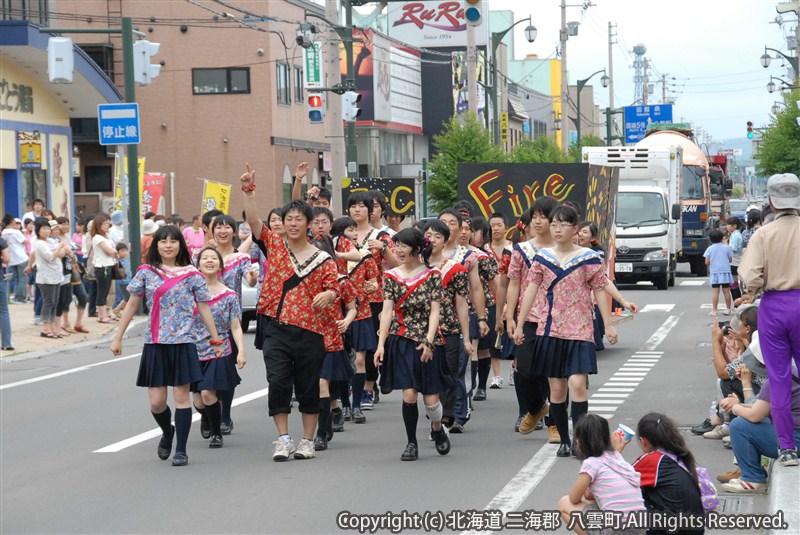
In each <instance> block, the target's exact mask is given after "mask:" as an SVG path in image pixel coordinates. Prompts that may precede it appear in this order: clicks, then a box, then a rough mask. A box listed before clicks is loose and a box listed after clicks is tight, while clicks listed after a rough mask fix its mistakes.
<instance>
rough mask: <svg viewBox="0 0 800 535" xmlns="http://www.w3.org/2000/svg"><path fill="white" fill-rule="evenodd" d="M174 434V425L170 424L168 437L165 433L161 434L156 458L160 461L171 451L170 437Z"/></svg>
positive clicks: (167, 456)
mask: <svg viewBox="0 0 800 535" xmlns="http://www.w3.org/2000/svg"><path fill="white" fill-rule="evenodd" d="M174 436H175V426H174V425H173V426H172V431H171V432H170V434H169V438H167V435H161V440H160V441H159V442H158V458H159V459H161V460H162V461H166V460H167V459H169V456H170V454H171V453H172V437H174Z"/></svg>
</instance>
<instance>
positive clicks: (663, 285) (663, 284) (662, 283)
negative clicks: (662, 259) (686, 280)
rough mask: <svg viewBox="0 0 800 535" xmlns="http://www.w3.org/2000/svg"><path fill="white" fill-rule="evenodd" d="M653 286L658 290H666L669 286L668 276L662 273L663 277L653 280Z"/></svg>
mask: <svg viewBox="0 0 800 535" xmlns="http://www.w3.org/2000/svg"><path fill="white" fill-rule="evenodd" d="M653 284H655V286H656V288H658V289H659V290H666V289H667V287H668V286H669V274H668V273H664V276H663V277H659V278H657V279H653Z"/></svg>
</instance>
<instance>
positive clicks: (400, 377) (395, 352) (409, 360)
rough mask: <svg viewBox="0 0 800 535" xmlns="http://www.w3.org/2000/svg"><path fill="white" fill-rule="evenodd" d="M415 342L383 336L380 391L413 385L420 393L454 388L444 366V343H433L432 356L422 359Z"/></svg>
mask: <svg viewBox="0 0 800 535" xmlns="http://www.w3.org/2000/svg"><path fill="white" fill-rule="evenodd" d="M418 345H419V342H415V341H413V340H410V339H408V338H404V337H402V336H397V335H394V334H392V335H389V338H388V339H387V340H386V356H387V357H388V358H384V365H383V367H382V368H381V392H389V391H391V390H403V389H406V388H413V389H414V390H416V391H417V392H419V393H420V394H423V395H427V394H440V393H443V392H445V391H446V390H448V389H449V388H455V386H456V380H455V378H454V377H453V376H452V375H451V374H450V372H449V370H448V369H447V363H446V361H445V356H444V346H436V349H435V350H434V352H433V358H432V359H431V360H429V361H428V362H422V361H421V360H420V357H421V356H422V350H419V349H417V346H418Z"/></svg>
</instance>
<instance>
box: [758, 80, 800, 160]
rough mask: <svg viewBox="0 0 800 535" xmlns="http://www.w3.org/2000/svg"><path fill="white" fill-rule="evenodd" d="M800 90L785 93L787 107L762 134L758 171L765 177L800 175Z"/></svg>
mask: <svg viewBox="0 0 800 535" xmlns="http://www.w3.org/2000/svg"><path fill="white" fill-rule="evenodd" d="M798 100H800V90H795V91H787V92H784V93H783V103H784V107H783V109H782V110H781V111H779V112H778V113H777V114H776V115H775V116H774V117H773V118H772V120H771V121H770V124H769V126H768V127H767V128H766V129H765V130H763V133H762V135H761V145H760V148H759V151H758V159H759V163H758V171H759V173H761V174H762V175H764V176H769V175H774V174H776V173H798V172H800V124H798V123H797V120H798V119H797V118H798V117H800V109H798V106H797V101H798Z"/></svg>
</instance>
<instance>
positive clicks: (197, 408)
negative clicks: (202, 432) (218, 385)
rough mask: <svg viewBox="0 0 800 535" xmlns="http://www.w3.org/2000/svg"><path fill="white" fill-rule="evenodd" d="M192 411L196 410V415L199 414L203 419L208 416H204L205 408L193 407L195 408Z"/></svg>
mask: <svg viewBox="0 0 800 535" xmlns="http://www.w3.org/2000/svg"><path fill="white" fill-rule="evenodd" d="M194 410H196V411H197V414H199V415H200V416H202V417H204V418H208V415H207V414H206V408H205V406H202V407H198V406H197V405H195V406H194Z"/></svg>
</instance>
